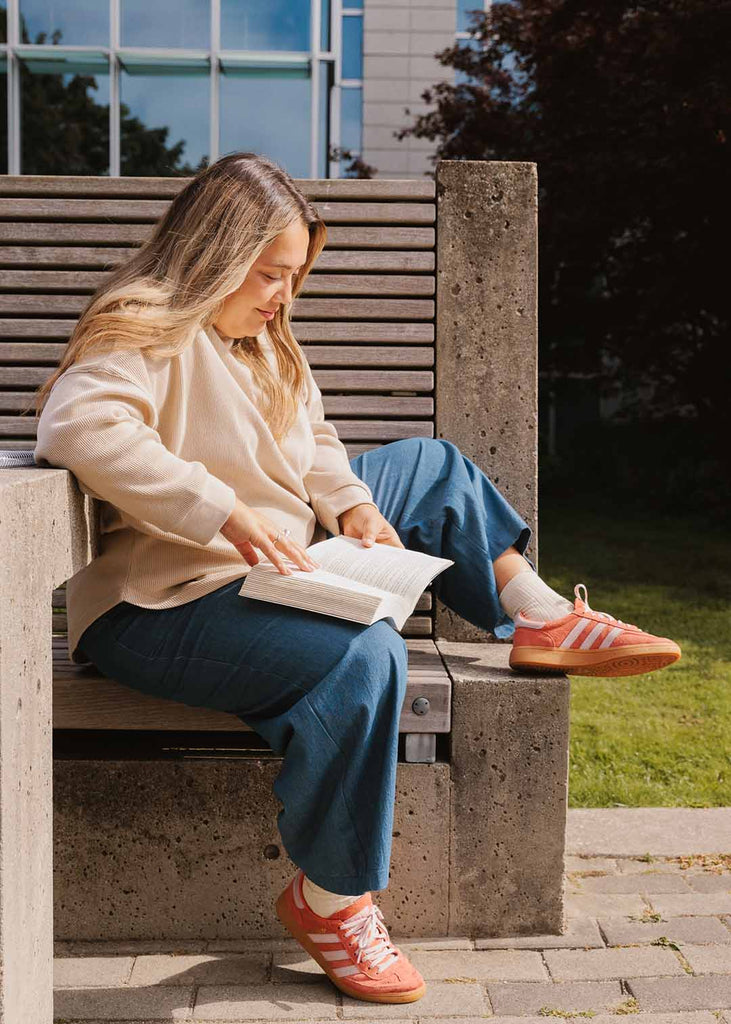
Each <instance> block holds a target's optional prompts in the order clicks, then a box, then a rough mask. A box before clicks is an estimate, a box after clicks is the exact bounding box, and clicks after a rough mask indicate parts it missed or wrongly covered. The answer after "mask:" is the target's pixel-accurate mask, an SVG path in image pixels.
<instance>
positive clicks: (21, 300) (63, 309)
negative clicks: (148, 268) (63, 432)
mask: <svg viewBox="0 0 731 1024" xmlns="http://www.w3.org/2000/svg"><path fill="white" fill-rule="evenodd" d="M88 303H89V298H88V296H85V295H56V294H53V293H51V294H50V295H35V294H26V295H23V294H21V295H15V294H12V295H11V294H8V295H5V294H2V295H0V315H4V316H26V315H27V316H33V315H34V314H38V313H45V314H46V315H47V316H73V315H76V316H77V317H78V316H79V314H80V313H81V312H82V311H83V310H84V309H85V308H86V306H87V305H88ZM295 311H296V315H297V316H298V317H301V318H302V319H305V318H307V319H317V318H319V317H332V318H333V319H336V318H338V317H339V318H340V319H343V318H344V319H346V320H351V319H352V320H355V319H361V320H376V319H378V318H379V317H383V319H384V320H430V319H432V318H433V317H434V302H433V300H431V299H378V298H375V299H318V298H314V299H305V298H298V299H295V300H294V302H293V303H292V312H293V313H294V312H295Z"/></svg>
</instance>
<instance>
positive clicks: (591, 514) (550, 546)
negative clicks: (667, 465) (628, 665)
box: [538, 495, 731, 807]
mask: <svg viewBox="0 0 731 1024" xmlns="http://www.w3.org/2000/svg"><path fill="white" fill-rule="evenodd" d="M587 505H588V507H587ZM538 532H539V537H538V540H539V559H540V560H539V565H538V568H539V571H540V574H541V576H542V577H543V579H545V580H546V582H547V583H548V584H549V585H550V586H552V587H553V588H554V589H555V590H557V591H558V592H559V593H561V594H563V595H565V596H566V597H568V598H569V599H571V600H573V597H574V594H573V589H574V586H575V585H576V584H577V583H579V582H583V583H585V584H586V586H587V590H588V596H589V604H590V606H591V607H592V608H594V609H595V610H596V611H605V612H609V613H610V614H611V615H614V616H615V617H616V618H619V619H622V620H623V621H624V622H631V623H634V624H635V625H637V626H639V627H640V628H641V629H644V630H647V631H648V632H650V633H654V634H656V635H658V636H669V637H672V639H673V640H675V641H676V642H677V643H678V644H680V647H681V648H682V651H683V654H682V657H681V659H680V660H679V661H677V662H676V663H675V664H674V665H669V666H668V667H667V668H664V669H660V670H658V671H656V672H648V673H646V674H643V675H637V676H624V677H619V678H615V679H609V678H595V677H591V676H571V677H570V679H571V739H570V755H569V756H570V768H569V806H571V807H618V806H619V807H720V806H729V805H731V685H730V684H731V661H730V658H731V538H730V537H729V533H728V531H727V530H725V529H724V528H723V527H719V526H718V525H716V526H714V524H713V522H711V521H709V520H703V519H702V518H700V517H699V518H692V517H689V516H684V517H683V518H682V519H681V518H675V519H672V518H669V517H665V518H662V519H660V518H658V516H657V514H652V513H644V514H643V513H641V512H638V511H637V510H627V509H619V508H614V509H612V508H611V507H609V503H608V502H605V503H604V504H602V503H601V502H597V501H596V500H594V499H591V498H588V499H585V498H584V497H581V496H579V497H575V496H573V495H571V496H569V497H566V498H557V497H556V496H546V497H543V498H542V500H541V502H540V504H539V531H538Z"/></svg>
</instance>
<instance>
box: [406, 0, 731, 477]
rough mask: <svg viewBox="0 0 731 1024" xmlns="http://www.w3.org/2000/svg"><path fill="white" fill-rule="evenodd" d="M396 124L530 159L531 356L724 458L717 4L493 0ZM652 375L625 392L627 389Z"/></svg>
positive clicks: (480, 154)
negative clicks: (454, 77)
mask: <svg viewBox="0 0 731 1024" xmlns="http://www.w3.org/2000/svg"><path fill="white" fill-rule="evenodd" d="M472 19H473V20H472V26H471V32H472V36H473V40H471V42H472V46H464V45H459V44H458V45H456V46H453V47H449V48H447V49H446V50H443V51H441V52H440V53H439V54H438V55H437V56H438V57H439V58H440V60H441V63H443V64H444V65H446V66H452V67H454V68H456V69H458V70H460V71H462V72H464V73H466V74H467V75H468V76H471V78H472V81H467V82H466V83H465V84H459V85H456V86H452V85H450V84H445V83H439V84H437V85H435V86H434V87H433V88H432V89H429V90H426V91H425V92H424V93H422V99H423V100H425V102H426V103H428V104H432V103H434V104H435V109H434V110H433V111H430V112H428V113H426V114H424V115H421V116H419V117H417V118H416V120H415V122H414V123H413V125H411V126H410V127H407V128H405V129H403V130H401V131H400V132H399V133H397V134H398V137H399V138H404V137H406V136H408V135H414V136H416V137H419V138H428V139H431V140H436V141H437V143H438V145H437V149H436V153H435V157H434V159H435V160H436V159H483V160H529V161H535V162H536V163H537V165H538V182H539V225H540V230H539V260H540V262H539V267H540V273H539V316H540V358H541V368H542V369H549V370H555V371H556V372H558V373H565V372H567V371H568V370H589V369H590V370H594V369H596V368H597V366H598V365H599V363H598V359H599V358H600V357H602V356H605V357H606V361H607V362H609V363H613V364H614V365H615V366H616V370H615V372H614V374H613V376H612V377H610V375H609V373H608V371H605V376H604V384H605V386H606V387H607V388H609V387H610V386H612V384H614V385H620V386H621V388H622V390H623V392H624V395H625V403H624V405H625V409H626V411H627V412H629V413H631V414H632V415H634V416H636V417H639V418H641V419H646V418H648V417H655V418H657V417H678V416H685V417H690V418H691V419H695V421H696V426H697V427H700V429H701V430H702V431H703V436H705V437H706V438H707V443H708V445H709V447H710V448H712V449H713V450H715V452H716V455H717V457H718V458H720V459H721V460H722V461H723V463H724V464H725V465H726V466H729V465H731V455H730V454H729V452H730V449H729V446H728V443H727V438H728V436H729V434H731V413H730V411H729V410H731V402H729V398H728V388H729V381H730V380H731V372H730V371H731V344H730V341H731V339H730V338H729V308H728V292H729V289H728V283H727V271H726V258H725V250H726V246H727V239H728V235H729V207H730V196H731V188H730V187H729V183H730V182H731V174H730V173H729V172H730V171H731V160H730V156H729V154H730V143H731V123H730V121H731V61H729V48H728V47H729V39H730V38H731V3H729V0H637V2H630V0H613V2H609V0H604V2H599V3H597V2H596V0H500V2H494V3H493V5H492V7H491V9H490V10H489V11H488V12H487V13H484V14H483V13H481V12H480V13H475V14H473V15H472ZM643 383H644V384H647V385H649V386H651V387H652V388H653V389H654V395H652V396H651V397H649V398H648V397H647V396H645V397H640V393H639V391H638V389H637V386H638V385H640V384H643Z"/></svg>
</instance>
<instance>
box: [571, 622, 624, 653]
mask: <svg viewBox="0 0 731 1024" xmlns="http://www.w3.org/2000/svg"><path fill="white" fill-rule="evenodd" d="M591 621H592V620H591V619H580V620H579V622H577V623H576V625H575V626H574V628H573V629H572V630H571V632H570V633H568V634H567V635H566V637H564V639H563V640H562V641H561V643H560V644H559V647H560V648H561V649H562V650H566V649H567V648H570V647H572V646H573V644H574V642H575V641H576V640H578V639H579V637H580V636H581V634H582V633H583V632H584V630H585V629H586V627H587V626H588V625H590V624H591ZM608 626H609V623H607V622H597V623H595V625H594V628H593V629H592V630H591V631H590V632H589V633H588V635H587V636H586V637H585V638H584V639H583V640H582V642H581V644H580V645H579V650H581V651H585V650H587V649H588V648H589V647H591V645H592V644H593V643H594V641H595V640H596V638H597V637H598V636H599V634H600V633H601V632H602V630H604V629H607V627H608ZM621 632H622V627H621V626H614V627H612V628H611V629H609V632H608V633H607V635H606V636H605V637H604V639H603V640H602V642H601V643H600V644H599V646H598V647H597V648H596V649H597V650H598V651H601V650H603V649H604V648H605V647H609V646H610V645H611V644H612V642H613V641H614V640H615V638H616V637H618V636H619V634H620V633H621Z"/></svg>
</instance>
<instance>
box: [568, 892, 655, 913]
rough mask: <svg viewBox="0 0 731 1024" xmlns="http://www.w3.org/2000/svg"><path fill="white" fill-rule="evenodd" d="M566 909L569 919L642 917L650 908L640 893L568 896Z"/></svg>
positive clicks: (602, 893)
mask: <svg viewBox="0 0 731 1024" xmlns="http://www.w3.org/2000/svg"><path fill="white" fill-rule="evenodd" d="M565 909H566V914H567V916H568V917H616V916H617V915H620V914H621V915H624V916H626V917H629V916H630V915H636V916H637V917H641V916H642V914H643V913H644V912H645V911H647V910H648V909H649V908H648V906H647V904H646V903H645V902H644V900H643V899H642V897H641V896H640V895H639V893H606V892H600V893H586V894H582V895H580V896H577V895H573V894H567V895H566V900H565Z"/></svg>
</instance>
